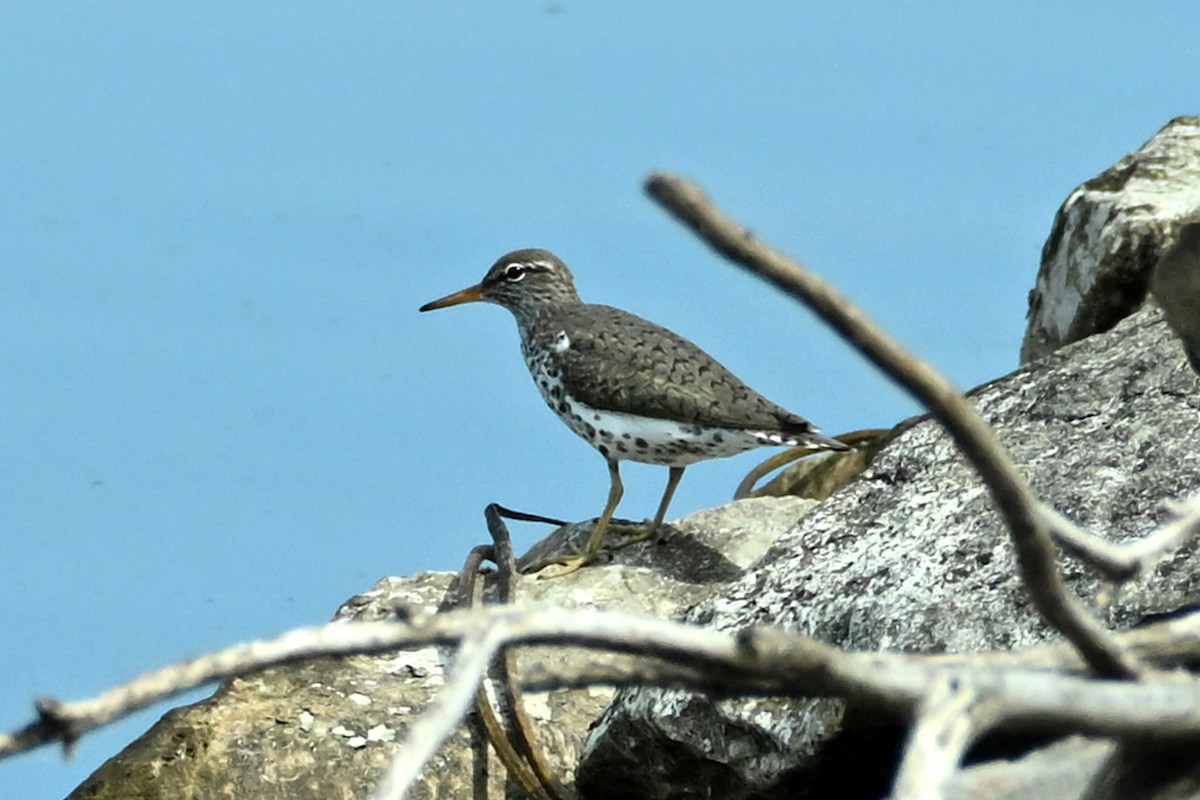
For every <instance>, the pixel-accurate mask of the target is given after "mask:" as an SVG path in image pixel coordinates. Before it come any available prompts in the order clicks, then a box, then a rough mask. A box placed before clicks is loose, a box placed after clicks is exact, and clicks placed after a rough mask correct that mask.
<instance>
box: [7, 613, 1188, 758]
mask: <svg viewBox="0 0 1200 800" xmlns="http://www.w3.org/2000/svg"><path fill="white" fill-rule="evenodd" d="M488 631H491V632H493V633H494V634H495V636H496V637H497V638H496V639H495V640H494V641H491V642H489V643H490V644H491V645H492V646H493V647H494V648H498V647H500V646H508V645H515V644H523V645H556V646H564V647H566V646H578V647H584V648H591V649H596V650H603V651H607V652H616V653H634V654H637V655H640V656H647V657H650V658H655V659H659V660H661V661H663V662H668V663H671V664H676V665H680V667H681V668H680V669H676V670H674V671H672V672H670V673H666V674H654V673H651V672H649V671H648V669H649V665H639V666H637V667H631V668H630V669H628V670H617V671H615V672H614V671H611V670H610V671H608V672H602V671H599V670H587V669H586V668H585V669H579V668H576V667H574V666H570V665H566V664H563V663H556V662H548V663H546V664H543V665H541V668H540V669H538V670H529V671H527V674H525V675H523V676H522V677H521V685H522V686H523V687H525V688H526V689H536V690H545V689H551V688H563V687H567V688H569V687H575V686H594V685H597V684H599V683H603V684H606V685H630V684H635V683H651V684H655V685H663V686H675V687H683V688H691V689H698V690H702V691H709V692H713V693H716V694H723V695H726V696H730V695H735V694H774V695H788V696H822V697H824V696H841V697H848V698H851V699H861V700H864V701H867V702H871V703H872V704H874V706H875V707H880V708H891V709H894V710H896V711H898V712H902V713H907V712H908V711H911V710H912V708H914V707H915V706H916V704H917V703H919V702H920V700H921V698H922V697H923V696H924V694H925V693H926V691H927V687H928V685H929V682H930V681H931V680H933V679H934V678H935V677H936V676H937V675H938V674H939V673H940V671H942V670H945V669H947V668H952V669H954V670H959V671H962V670H969V671H970V673H971V675H972V676H973V677H972V680H977V681H978V682H979V685H980V686H981V687H984V688H986V687H987V686H988V685H993V686H994V688H993V689H992V691H994V692H995V693H996V694H997V697H998V698H1000V699H998V700H997V702H1001V701H1003V702H1005V703H1008V704H1009V709H1010V717H1011V718H1013V719H1015V720H1017V722H1018V723H1020V724H1022V725H1023V726H1026V727H1029V728H1045V727H1047V726H1059V727H1062V728H1072V727H1073V728H1076V729H1078V730H1079V731H1081V732H1085V733H1093V734H1099V735H1109V736H1122V735H1150V734H1152V733H1154V734H1158V735H1161V736H1184V735H1198V734H1200V688H1197V687H1196V686H1195V685H1194V682H1193V683H1187V682H1185V681H1184V679H1183V678H1184V676H1180V675H1155V676H1154V677H1153V679H1152V680H1150V681H1148V682H1146V683H1125V682H1114V681H1104V680H1090V679H1087V678H1085V677H1081V676H1077V675H1064V674H1058V673H1056V672H1054V671H1053V670H1054V669H1058V668H1061V669H1070V668H1072V666H1073V664H1074V663H1075V662H1074V661H1072V660H1071V659H1069V658H1066V657H1065V656H1061V655H1060V656H1054V655H1053V654H1054V653H1056V652H1058V651H1059V648H1060V646H1048V647H1043V648H1038V649H1037V650H1031V651H1028V653H1026V654H1025V657H1026V660H1027V662H1028V666H1027V665H1025V664H1022V663H1021V661H1020V658H1021V656H1020V654H1014V653H979V654H974V655H970V654H956V655H953V656H918V655H912V654H905V653H869V652H864V653H843V652H840V651H838V650H836V649H835V648H833V647H830V646H828V645H823V644H821V643H819V642H816V641H813V640H811V639H808V638H806V637H803V636H798V635H796V634H790V633H785V632H783V631H778V630H772V629H762V628H755V629H752V630H751V631H749V632H743V633H742V634H740V635H739V636H737V637H734V636H732V635H730V634H728V633H722V632H719V631H714V630H710V629H706V628H699V627H696V626H692V625H684V624H682V623H678V622H669V621H666V620H658V619H650V618H646V617H639V616H635V615H633V614H626V613H622V612H616V611H597V610H594V609H574V610H568V609H563V608H558V607H553V606H546V607H529V608H520V609H517V608H505V607H498V608H489V609H483V610H469V611H451V612H448V613H441V614H435V615H428V616H422V617H418V618H414V619H413V620H411V621H408V622H397V621H390V622H344V621H343V622H333V623H329V624H326V625H319V626H315V627H311V628H301V629H298V630H294V631H290V632H288V633H286V634H283V635H282V636H279V637H277V638H275V639H270V640H263V641H254V642H249V643H246V644H240V645H235V646H233V647H229V648H226V649H225V650H220V651H217V652H214V653H209V654H207V655H204V656H201V657H199V658H195V659H191V660H189V661H183V662H179V663H177V664H172V665H169V666H167V667H163V668H161V669H158V670H154V671H153V672H149V673H146V674H145V675H142V676H141V677H139V678H136V679H135V680H133V681H130V682H129V683H126V684H123V685H121V686H117V687H114V688H112V689H109V690H108V691H106V692H103V693H102V694H100V695H98V696H96V697H94V698H92V699H89V700H83V701H79V702H74V703H60V702H57V701H52V700H43V701H41V702H39V704H38V706H39V713H40V716H39V718H38V719H36V720H34V721H33V722H31V723H30V724H28V725H26V726H25V727H23V728H21V729H19V730H17V731H15V732H13V733H11V734H0V758H3V757H6V756H11V755H13V754H15V753H19V752H24V751H26V750H30V749H33V748H34V747H38V746H41V745H44V744H47V743H50V742H57V741H64V740H73V739H75V738H78V737H79V736H81V735H83V734H84V733H87V732H88V731H90V730H93V729H94V728H97V727H99V726H101V725H105V724H108V723H109V722H112V721H114V720H117V719H120V718H122V717H125V716H128V715H129V714H132V713H133V712H135V711H138V710H140V709H143V708H145V707H147V706H149V705H152V704H153V703H157V702H159V701H161V700H165V699H167V698H169V697H172V696H174V695H177V694H180V693H182V692H185V691H188V690H189V689H194V688H196V687H197V686H201V685H203V684H206V683H209V682H212V681H217V680H222V679H225V678H231V677H235V676H240V675H247V674H250V673H252V672H255V671H258V670H262V669H266V668H268V667H277V666H280V665H282V664H289V663H294V662H297V661H303V660H306V659H312V658H320V657H326V656H348V655H371V654H378V653H386V652H393V651H396V650H402V649H410V648H415V647H424V646H428V645H453V644H456V643H457V642H459V641H462V640H464V639H466V638H468V637H474V638H475V639H478V638H479V637H480V636H481V635H482V634H483V633H485V632H488ZM1120 639H1121V641H1122V642H1129V643H1130V644H1131V646H1134V647H1136V648H1137V649H1138V650H1139V651H1140V652H1143V653H1145V654H1146V655H1147V657H1149V658H1152V659H1154V660H1155V661H1156V662H1158V663H1161V664H1163V665H1164V666H1171V665H1176V664H1180V663H1188V662H1193V661H1195V660H1197V659H1200V612H1195V613H1192V614H1190V615H1187V616H1184V617H1181V618H1178V619H1170V620H1166V621H1164V622H1159V623H1155V624H1153V625H1149V626H1147V627H1145V628H1143V629H1138V630H1134V631H1128V632H1126V633H1122V634H1120ZM1047 654H1049V655H1048V656H1047ZM460 663H461V662H460ZM531 673H536V676H535V677H531ZM1026 689H1027V690H1028V691H1025V690H1026ZM981 690H982V689H981ZM470 694H473V691H472V692H469V693H468V695H470ZM470 700H471V697H470V696H468V697H467V699H466V700H465V701H464V702H465V703H466V705H469V704H470Z"/></svg>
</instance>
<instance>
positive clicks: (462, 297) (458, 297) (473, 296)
mask: <svg viewBox="0 0 1200 800" xmlns="http://www.w3.org/2000/svg"><path fill="white" fill-rule="evenodd" d="M482 301H483V287H482V286H481V285H479V284H476V285H475V286H468V287H467V288H466V289H463V290H462V291H461V292H455V293H454V294H448V295H446V296H445V297H443V298H441V299H440V300H432V301H430V302H428V303H426V304H425V305H423V306H421V308H420V310H421V311H436V310H437V309H439V308H449V307H450V306H459V305H462V304H463V303H480V302H482Z"/></svg>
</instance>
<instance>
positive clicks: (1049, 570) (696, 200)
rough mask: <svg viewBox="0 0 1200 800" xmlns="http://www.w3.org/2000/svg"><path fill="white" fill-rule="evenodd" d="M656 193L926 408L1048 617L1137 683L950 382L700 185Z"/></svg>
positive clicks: (1029, 498) (658, 183) (1033, 501)
mask: <svg viewBox="0 0 1200 800" xmlns="http://www.w3.org/2000/svg"><path fill="white" fill-rule="evenodd" d="M646 189H647V191H648V192H649V193H650V195H651V196H652V197H653V198H654V199H655V200H657V201H658V202H659V203H660V204H661V205H662V206H663V207H664V208H666V209H667V211H669V212H670V213H671V214H673V215H674V216H675V217H676V219H678V220H680V221H681V222H683V223H684V224H685V225H687V226H688V227H690V228H691V229H692V230H693V231H695V232H696V233H697V234H699V235H700V237H701V238H703V239H704V240H705V241H706V242H708V243H709V244H710V245H711V246H712V247H713V248H714V249H715V250H716V251H717V252H719V253H721V254H722V255H724V256H725V257H727V258H729V259H730V260H732V261H734V262H735V263H737V264H740V265H741V266H743V267H745V268H747V269H748V270H750V271H751V272H753V273H754V274H756V275H758V276H760V277H762V278H764V279H766V280H767V281H769V282H770V283H772V284H774V285H775V286H776V287H778V288H779V289H781V290H783V291H784V292H786V293H788V294H789V295H791V296H792V297H794V298H796V299H797V300H799V301H800V302H802V303H804V304H805V305H807V306H808V307H809V308H811V309H813V310H814V311H815V312H817V313H818V314H819V315H820V316H821V317H822V319H824V320H825V321H826V322H827V323H828V324H829V325H830V326H831V327H833V328H834V329H835V330H836V331H837V332H838V333H840V334H841V335H842V336H843V337H844V338H845V339H846V340H847V341H849V342H850V343H851V344H853V345H854V346H855V347H857V348H858V350H859V351H860V352H862V353H863V355H865V356H866V357H867V358H869V359H870V360H871V361H872V362H873V363H874V364H875V365H876V366H878V367H879V368H880V369H882V370H883V371H884V372H885V373H887V375H888V376H890V377H891V378H892V379H893V380H895V381H896V382H897V383H898V384H900V385H901V386H902V387H904V388H905V389H906V390H907V391H908V392H909V393H910V394H912V395H913V396H914V397H916V398H917V399H918V400H920V401H921V402H922V403H924V404H925V406H926V407H928V408H929V410H930V411H931V412H932V413H933V415H934V416H935V417H936V418H937V420H938V421H939V422H940V423H942V425H943V426H944V427H945V428H946V430H947V432H949V434H950V436H951V438H953V439H954V442H955V444H957V445H958V447H959V449H960V450H961V451H962V452H963V455H964V456H966V458H967V459H968V461H970V462H971V464H972V465H973V466H974V467H975V470H976V471H977V472H978V473H979V475H980V477H981V478H982V479H983V482H984V484H985V485H986V486H987V487H988V489H989V491H990V492H991V494H992V499H993V500H994V501H995V503H996V506H997V508H999V510H1000V513H1001V515H1002V516H1003V517H1004V520H1005V522H1006V524H1007V526H1008V529H1009V533H1010V535H1011V536H1012V540H1013V549H1014V551H1015V552H1016V557H1017V566H1018V569H1019V571H1020V575H1021V579H1022V581H1023V582H1024V584H1025V586H1026V589H1027V590H1028V592H1029V594H1030V597H1031V598H1032V599H1033V602H1034V605H1035V606H1036V607H1037V609H1038V611H1039V612H1040V613H1041V615H1042V617H1043V618H1044V619H1045V620H1046V621H1047V622H1048V623H1049V624H1050V625H1051V626H1052V627H1054V628H1055V629H1056V630H1058V631H1059V632H1060V633H1062V634H1063V636H1065V637H1066V638H1067V639H1068V640H1069V641H1071V642H1072V643H1073V644H1074V645H1075V647H1077V648H1078V649H1079V652H1080V653H1081V654H1083V657H1084V658H1085V659H1086V660H1087V662H1088V664H1090V665H1091V667H1092V668H1093V669H1094V670H1095V671H1096V672H1097V673H1098V674H1101V675H1109V676H1119V677H1136V676H1138V675H1139V674H1140V673H1141V671H1142V667H1141V665H1140V664H1138V663H1137V660H1136V659H1134V658H1133V657H1132V656H1131V655H1130V654H1129V653H1127V652H1125V651H1124V650H1122V648H1121V647H1120V646H1119V645H1118V644H1117V643H1116V641H1115V640H1114V639H1113V637H1112V636H1111V635H1110V634H1109V632H1108V631H1106V630H1105V629H1104V627H1103V626H1102V625H1100V623H1099V622H1097V621H1096V619H1095V618H1094V617H1092V616H1091V614H1089V613H1088V611H1087V609H1086V608H1084V606H1083V604H1082V603H1080V602H1079V600H1078V599H1077V598H1076V597H1075V596H1074V595H1072V594H1071V593H1070V592H1069V591H1068V590H1067V588H1066V585H1065V584H1064V582H1063V580H1062V576H1061V575H1060V574H1059V572H1058V568H1057V565H1056V564H1055V554H1056V548H1055V546H1054V542H1053V541H1052V540H1051V538H1050V535H1049V529H1048V526H1047V524H1046V520H1045V518H1044V516H1043V515H1042V514H1041V513H1039V509H1040V506H1041V504H1040V501H1039V500H1038V498H1037V496H1036V495H1035V494H1034V493H1033V490H1032V489H1031V488H1030V487H1029V484H1028V482H1027V481H1026V480H1025V478H1024V476H1023V475H1022V474H1021V472H1020V470H1018V469H1017V466H1016V465H1015V464H1014V463H1013V462H1012V459H1010V458H1009V456H1008V453H1007V452H1006V451H1005V450H1004V448H1003V447H1001V445H1000V443H999V441H997V439H996V436H995V434H994V433H993V432H992V429H991V428H990V427H988V425H987V423H986V422H984V420H983V418H982V417H980V416H979V414H978V413H977V412H976V411H975V409H974V407H973V406H972V405H971V404H970V402H968V401H967V399H966V398H965V397H964V396H963V395H962V393H960V392H959V391H958V390H957V389H956V388H955V387H954V386H953V385H951V384H950V382H949V381H947V380H946V379H945V378H943V377H942V376H941V375H940V374H939V373H938V372H937V371H936V370H934V369H933V368H932V367H931V366H929V365H928V364H926V363H924V362H922V361H920V360H918V359H916V358H914V357H913V356H912V355H911V354H909V353H908V351H906V350H905V349H904V348H903V347H902V346H901V345H900V344H899V343H898V342H896V341H895V340H894V339H892V338H891V337H890V336H888V335H887V334H886V333H885V332H884V331H883V330H882V329H881V328H879V326H877V325H876V324H875V323H874V322H872V321H871V320H870V319H869V318H868V317H867V316H866V314H864V313H863V312H862V311H861V310H859V309H858V308H857V307H855V306H854V305H853V304H852V303H851V302H850V301H849V300H848V299H846V298H845V297H843V296H842V295H841V294H840V293H839V292H838V291H837V290H836V289H834V288H833V287H832V286H830V285H829V284H827V283H826V282H825V281H823V280H821V279H820V278H818V277H817V276H816V275H814V274H813V273H811V272H809V271H807V270H805V269H803V268H801V267H800V266H799V265H797V264H796V263H795V262H794V261H792V260H791V259H789V258H787V257H786V256H784V255H783V254H781V253H779V252H778V251H776V250H774V249H772V248H771V247H769V246H767V245H766V244H764V243H762V242H760V241H758V239H757V238H756V237H755V236H754V235H753V234H752V233H751V232H750V231H749V230H747V229H746V228H744V227H743V226H742V225H740V224H738V223H737V222H736V221H734V220H733V219H731V218H730V217H728V216H726V215H725V214H724V213H723V212H721V211H720V210H719V209H718V208H717V207H716V206H714V205H713V203H712V202H711V201H710V200H709V199H708V198H707V197H706V196H705V195H704V193H703V192H702V191H701V190H700V188H699V187H697V186H696V185H695V184H692V183H690V182H688V181H686V180H684V179H683V178H680V177H677V176H674V175H666V174H662V173H659V174H655V175H652V176H651V177H650V178H649V180H648V181H647V183H646Z"/></svg>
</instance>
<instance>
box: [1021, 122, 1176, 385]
mask: <svg viewBox="0 0 1200 800" xmlns="http://www.w3.org/2000/svg"><path fill="white" fill-rule="evenodd" d="M1197 209H1200V117H1177V118H1176V119H1173V120H1171V121H1170V122H1168V123H1167V124H1166V126H1164V127H1163V129H1162V130H1160V131H1159V132H1158V133H1157V134H1155V135H1154V137H1153V138H1151V139H1150V141H1148V142H1146V143H1145V144H1144V145H1142V146H1141V148H1139V149H1138V150H1136V151H1135V152H1133V153H1130V154H1128V155H1126V156H1125V157H1124V158H1122V159H1121V160H1120V161H1118V162H1117V163H1116V164H1114V165H1113V166H1111V167H1109V168H1108V169H1106V170H1104V172H1102V173H1100V174H1099V175H1097V176H1096V177H1094V178H1092V179H1091V180H1089V181H1087V182H1085V183H1084V184H1083V185H1081V186H1080V187H1079V188H1078V189H1076V190H1075V191H1073V192H1071V194H1070V195H1069V196H1068V197H1067V199H1066V200H1065V201H1064V202H1063V204H1062V206H1061V207H1060V208H1059V210H1058V214H1057V215H1056V216H1055V218H1054V225H1053V227H1052V228H1051V231H1050V236H1049V238H1048V239H1047V240H1046V244H1045V246H1044V247H1043V248H1042V264H1041V268H1040V269H1039V270H1038V276H1037V284H1036V286H1035V287H1034V289H1033V291H1031V292H1030V293H1029V323H1028V326H1027V327H1026V329H1025V341H1024V343H1023V344H1022V345H1021V363H1022V364H1026V363H1028V362H1030V361H1032V360H1033V359H1036V358H1041V357H1042V356H1044V355H1046V354H1048V353H1052V352H1054V351H1055V350H1057V349H1058V348H1059V347H1062V346H1063V345H1065V344H1069V343H1071V342H1076V341H1079V340H1080V339H1082V338H1084V337H1085V336H1090V335H1092V334H1093V333H1099V332H1101V331H1106V330H1108V329H1109V328H1111V327H1112V326H1113V325H1115V324H1116V323H1117V322H1118V321H1120V320H1121V319H1124V318H1125V317H1126V316H1128V315H1129V314H1131V313H1133V312H1134V311H1135V310H1136V309H1137V308H1138V307H1139V306H1140V305H1141V304H1142V302H1143V301H1144V300H1145V298H1146V288H1147V285H1148V283H1149V281H1150V274H1151V271H1152V270H1153V268H1154V265H1155V263H1156V262H1157V261H1158V259H1159V256H1161V255H1162V254H1163V252H1164V251H1165V250H1166V249H1167V248H1168V247H1169V246H1170V245H1171V243H1172V242H1173V241H1174V238H1175V236H1176V233H1177V231H1178V227H1179V224H1180V221H1181V220H1183V219H1185V218H1187V217H1189V216H1190V215H1192V214H1193V213H1194V212H1196V211H1197Z"/></svg>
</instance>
